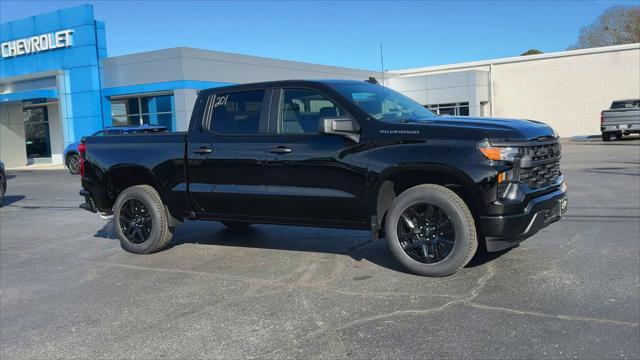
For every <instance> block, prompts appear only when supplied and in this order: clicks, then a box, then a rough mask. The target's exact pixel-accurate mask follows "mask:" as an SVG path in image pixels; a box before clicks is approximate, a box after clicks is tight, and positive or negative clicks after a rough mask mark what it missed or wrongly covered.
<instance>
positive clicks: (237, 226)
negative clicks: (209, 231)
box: [220, 221, 251, 230]
mask: <svg viewBox="0 0 640 360" xmlns="http://www.w3.org/2000/svg"><path fill="white" fill-rule="evenodd" d="M220 222H221V223H222V225H224V226H226V227H228V228H229V229H231V230H242V229H246V228H248V227H249V226H250V225H251V223H248V222H244V221H220Z"/></svg>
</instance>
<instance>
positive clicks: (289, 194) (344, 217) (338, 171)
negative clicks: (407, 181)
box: [265, 135, 369, 226]
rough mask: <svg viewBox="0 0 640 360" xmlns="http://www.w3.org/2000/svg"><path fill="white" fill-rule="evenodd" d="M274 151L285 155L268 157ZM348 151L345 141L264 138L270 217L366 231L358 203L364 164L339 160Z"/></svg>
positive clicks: (315, 137)
mask: <svg viewBox="0 0 640 360" xmlns="http://www.w3.org/2000/svg"><path fill="white" fill-rule="evenodd" d="M279 146H286V147H287V148H289V149H291V152H289V153H286V154H278V153H271V152H270V149H273V148H277V147H279ZM350 146H353V143H352V142H351V141H350V140H348V139H346V138H343V137H341V136H331V135H311V136H307V135H298V136H278V135H276V136H273V137H271V138H269V139H268V140H267V163H266V174H265V178H266V184H267V191H268V193H269V198H270V209H271V211H270V213H271V215H272V216H274V217H278V218H286V219H298V220H301V221H302V222H306V223H309V224H319V225H331V224H332V223H333V224H334V225H338V223H341V222H345V223H352V222H353V223H364V224H365V226H366V224H368V221H369V220H368V218H367V213H366V207H365V206H364V203H363V201H362V196H363V189H364V186H365V183H364V182H365V175H366V162H365V161H364V160H362V161H359V160H358V156H357V155H345V153H348V151H346V149H348V148H349V147H350ZM345 158H349V159H348V162H347V161H346V160H347V159H345ZM303 220H304V221H303Z"/></svg>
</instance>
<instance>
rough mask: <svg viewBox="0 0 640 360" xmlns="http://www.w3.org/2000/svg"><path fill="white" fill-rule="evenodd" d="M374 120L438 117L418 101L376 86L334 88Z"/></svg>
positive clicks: (388, 120) (407, 120)
mask: <svg viewBox="0 0 640 360" xmlns="http://www.w3.org/2000/svg"><path fill="white" fill-rule="evenodd" d="M332 87H333V88H334V89H335V90H336V91H338V92H339V93H340V94H342V95H343V96H346V97H347V99H349V100H351V101H352V102H353V103H354V104H356V105H357V106H358V107H359V108H360V109H362V110H363V111H364V112H366V113H367V114H369V115H370V116H371V117H373V118H374V119H377V120H380V121H386V122H409V121H420V120H424V119H428V118H433V117H435V116H436V115H435V114H434V113H432V112H431V111H429V110H427V109H425V108H424V107H423V106H422V105H420V104H419V103H417V102H416V101H414V100H412V99H410V98H408V97H406V96H404V95H402V94H400V93H398V92H396V91H394V90H391V89H389V88H385V87H382V86H379V85H374V84H367V83H363V84H337V85H333V86H332Z"/></svg>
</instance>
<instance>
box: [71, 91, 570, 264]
mask: <svg viewBox="0 0 640 360" xmlns="http://www.w3.org/2000/svg"><path fill="white" fill-rule="evenodd" d="M371 82H375V81H371ZM80 152H81V169H82V190H81V192H80V194H81V195H82V196H84V198H85V202H84V203H83V204H82V205H81V207H82V208H85V209H87V210H89V211H92V212H100V213H103V215H104V214H106V215H110V214H112V215H113V219H114V221H115V229H116V230H115V231H116V233H117V236H118V238H119V239H120V242H121V245H122V247H123V248H124V249H125V250H128V251H130V252H133V253H141V254H144V253H151V252H155V251H158V250H160V249H162V248H163V247H165V246H166V245H167V244H168V243H169V241H170V240H171V238H172V233H173V229H174V227H176V226H178V225H179V224H180V223H181V222H183V221H184V220H186V219H202V220H214V221H221V222H222V223H223V224H224V225H226V226H228V227H230V228H234V229H235V228H241V227H246V226H250V225H251V224H258V223H261V224H267V223H269V224H284V225H302V226H316V227H335V228H348V229H361V230H369V231H371V234H372V236H373V238H375V239H378V238H386V241H387V243H388V246H389V248H390V250H391V252H392V254H393V255H394V257H395V258H396V259H397V260H398V261H399V262H400V263H401V264H402V265H404V266H405V267H406V269H408V270H409V271H411V272H414V273H417V274H420V275H426V276H446V275H450V274H452V273H454V272H456V271H457V270H458V269H460V268H461V267H463V266H464V265H465V264H467V263H468V262H469V260H470V259H471V258H472V257H473V255H474V254H475V252H476V250H477V249H478V245H479V243H484V244H486V248H487V250H489V251H498V250H501V249H505V248H508V247H511V246H514V245H516V244H518V243H519V242H520V241H522V240H523V239H525V238H527V237H529V236H531V235H533V234H535V233H536V232H537V231H538V230H540V229H542V228H544V227H546V226H547V225H549V224H551V223H553V222H555V221H557V220H559V219H560V218H561V216H562V215H563V214H564V212H565V211H566V209H567V195H566V186H565V183H564V180H563V176H562V173H561V171H560V158H561V147H560V143H559V139H558V136H557V135H556V133H555V132H554V130H553V129H551V128H550V127H549V126H547V125H545V124H543V123H541V122H537V121H531V120H508V119H492V118H468V117H438V116H435V115H434V114H433V113H431V112H430V111H429V110H427V109H425V108H424V107H423V106H422V105H420V104H419V103H417V102H415V101H413V100H411V99H410V98H408V97H406V96H404V95H402V94H400V93H398V92H395V91H393V90H391V89H389V88H385V87H383V86H380V85H377V84H374V83H370V82H360V81H344V80H323V81H302V80H289V81H278V82H267V83H255V84H244V85H235V86H227V87H218V88H213V89H209V90H204V91H201V92H200V93H199V95H198V97H197V100H196V103H195V107H194V110H193V113H192V117H191V122H190V125H189V129H188V131H187V132H186V133H160V134H153V135H152V134H141V135H129V136H110V137H87V138H84V139H83V140H82V144H81V145H80Z"/></svg>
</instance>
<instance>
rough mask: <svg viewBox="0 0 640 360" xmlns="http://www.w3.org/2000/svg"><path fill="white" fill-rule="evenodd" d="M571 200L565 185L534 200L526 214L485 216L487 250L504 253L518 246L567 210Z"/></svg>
mask: <svg viewBox="0 0 640 360" xmlns="http://www.w3.org/2000/svg"><path fill="white" fill-rule="evenodd" d="M567 204H568V197H567V194H566V188H565V187H564V186H563V187H561V188H559V189H558V190H556V191H553V192H551V193H548V194H545V195H542V196H539V197H536V198H533V199H532V200H531V201H529V203H528V204H527V206H526V207H525V209H524V212H523V213H522V214H515V215H502V216H481V217H480V218H479V221H480V233H481V234H482V235H483V236H485V237H486V242H487V251H500V250H503V249H506V248H509V247H512V246H515V245H517V244H518V243H520V242H521V241H523V240H524V239H526V238H528V237H530V236H531V235H533V234H535V233H536V232H538V231H539V230H541V229H542V228H545V227H547V226H548V225H549V224H552V223H554V222H556V221H558V220H560V218H561V217H562V216H563V215H564V213H565V212H566V211H567Z"/></svg>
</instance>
